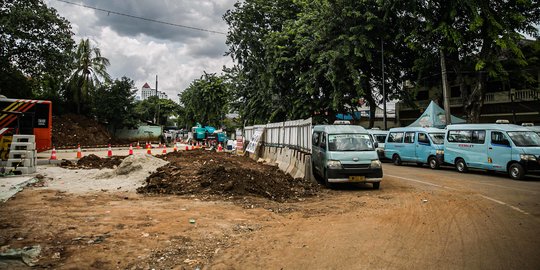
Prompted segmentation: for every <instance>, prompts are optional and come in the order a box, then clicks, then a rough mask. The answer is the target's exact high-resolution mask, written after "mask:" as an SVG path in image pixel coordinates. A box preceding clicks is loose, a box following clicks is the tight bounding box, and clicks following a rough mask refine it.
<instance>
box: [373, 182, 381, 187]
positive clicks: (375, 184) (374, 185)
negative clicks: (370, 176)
mask: <svg viewBox="0 0 540 270" xmlns="http://www.w3.org/2000/svg"><path fill="white" fill-rule="evenodd" d="M380 187H381V182H375V183H373V189H379V188H380Z"/></svg>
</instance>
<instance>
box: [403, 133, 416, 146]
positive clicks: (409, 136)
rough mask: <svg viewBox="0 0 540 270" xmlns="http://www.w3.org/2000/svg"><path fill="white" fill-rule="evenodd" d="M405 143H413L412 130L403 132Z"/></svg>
mask: <svg viewBox="0 0 540 270" xmlns="http://www.w3.org/2000/svg"><path fill="white" fill-rule="evenodd" d="M405 143H414V132H405Z"/></svg>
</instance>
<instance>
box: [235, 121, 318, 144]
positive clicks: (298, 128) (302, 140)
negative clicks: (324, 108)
mask: <svg viewBox="0 0 540 270" xmlns="http://www.w3.org/2000/svg"><path fill="white" fill-rule="evenodd" d="M311 125H312V121H311V118H308V119H303V120H293V121H287V122H279V123H270V124H266V125H255V126H249V127H245V128H244V134H245V138H246V145H247V144H248V143H249V140H251V138H252V137H253V134H254V133H255V131H256V130H257V129H261V128H264V133H263V136H262V137H261V139H260V143H261V144H262V145H263V146H270V147H278V148H284V147H288V148H290V149H294V150H299V151H302V152H305V153H311Z"/></svg>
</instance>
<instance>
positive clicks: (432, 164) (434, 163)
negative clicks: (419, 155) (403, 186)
mask: <svg viewBox="0 0 540 270" xmlns="http://www.w3.org/2000/svg"><path fill="white" fill-rule="evenodd" d="M428 164H429V167H430V168H432V169H434V170H435V169H438V168H439V167H440V166H441V165H440V164H439V162H438V161H437V159H436V158H435V157H429V158H428Z"/></svg>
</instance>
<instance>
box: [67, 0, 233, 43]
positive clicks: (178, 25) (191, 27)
mask: <svg viewBox="0 0 540 270" xmlns="http://www.w3.org/2000/svg"><path fill="white" fill-rule="evenodd" d="M56 1H58V2H63V3H66V4H70V5H74V6H79V7H84V8H89V9H93V10H97V11H102V12H107V13H108V14H110V13H112V14H116V15H120V16H125V17H129V18H133V19H139V20H144V21H149V22H154V23H161V24H165V25H170V26H175V27H181V28H187V29H191V30H197V31H203V32H208V33H213V34H220V35H226V33H223V32H219V31H214V30H208V29H204V28H198V27H193V26H187V25H181V24H176V23H170V22H164V21H158V20H154V19H148V18H144V17H139V16H135V15H130V14H125V13H121V12H116V11H112V10H107V9H102V8H97V7H92V6H87V5H84V4H78V3H73V2H69V1H65V0H56Z"/></svg>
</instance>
